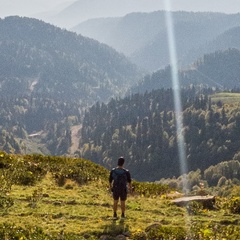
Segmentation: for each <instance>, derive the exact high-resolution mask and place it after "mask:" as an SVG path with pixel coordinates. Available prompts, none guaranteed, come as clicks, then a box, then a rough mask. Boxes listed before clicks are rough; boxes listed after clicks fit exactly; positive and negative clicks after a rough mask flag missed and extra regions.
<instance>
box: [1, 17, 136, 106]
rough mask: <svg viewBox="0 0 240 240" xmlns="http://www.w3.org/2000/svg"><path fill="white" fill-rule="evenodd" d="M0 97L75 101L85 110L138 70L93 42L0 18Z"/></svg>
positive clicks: (33, 23)
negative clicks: (40, 97)
mask: <svg viewBox="0 0 240 240" xmlns="http://www.w3.org/2000/svg"><path fill="white" fill-rule="evenodd" d="M0 63H1V71H0V84H1V88H0V94H1V96H2V97H3V96H6V97H10V96H21V95H25V94H28V95H30V94H32V93H37V94H41V95H42V96H47V97H52V98H57V99H65V100H78V101H79V102H81V103H82V104H84V105H85V106H86V105H87V104H92V103H94V102H95V101H98V100H99V101H106V100H108V99H109V98H110V97H112V96H118V95H119V94H123V93H124V92H125V91H126V89H127V88H128V87H129V86H130V85H131V84H132V83H134V82H136V81H137V80H138V77H139V72H138V70H137V68H136V66H134V65H133V64H131V63H130V62H129V61H128V60H127V59H126V58H125V57H124V56H123V55H120V54H119V53H117V52H116V51H115V50H113V49H112V48H110V47H108V46H106V45H104V44H100V43H98V42H97V41H95V40H92V39H89V38H85V37H83V36H80V35H77V34H75V33H72V32H69V31H66V30H63V29H60V28H57V27H54V26H53V25H50V24H46V23H44V22H42V21H39V20H36V19H30V18H21V17H7V18H5V19H1V20H0Z"/></svg>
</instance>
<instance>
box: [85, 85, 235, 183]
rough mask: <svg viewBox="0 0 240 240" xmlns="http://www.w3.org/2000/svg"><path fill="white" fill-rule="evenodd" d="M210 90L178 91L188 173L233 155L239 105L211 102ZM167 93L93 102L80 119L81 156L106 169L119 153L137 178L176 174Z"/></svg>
mask: <svg viewBox="0 0 240 240" xmlns="http://www.w3.org/2000/svg"><path fill="white" fill-rule="evenodd" d="M212 93H213V91H212V90H211V89H197V88H195V87H193V88H188V89H184V90H182V105H183V121H184V122H183V126H184V129H183V131H184V136H185V141H186V144H185V146H186V156H187V165H188V167H189V170H196V169H198V168H199V169H206V168H207V167H209V166H210V165H215V164H217V163H220V162H221V161H224V160H230V159H233V158H234V157H236V156H238V153H239V150H240V149H239V146H240V142H239V137H238V136H239V134H240V117H239V110H240V109H239V105H238V103H236V104H231V105H223V104H222V103H221V102H218V104H217V105H216V104H213V103H212V102H211V94H212ZM173 105H174V104H173V93H172V90H171V89H165V90H164V89H160V90H155V91H152V92H149V93H145V94H135V95H131V96H129V97H126V98H124V99H119V100H117V99H115V100H114V99H113V100H111V101H110V102H109V103H108V104H99V103H98V104H96V105H94V106H93V107H92V108H90V109H89V110H88V111H87V112H86V113H85V116H84V120H83V127H82V144H83V152H82V154H83V156H84V157H85V158H87V159H92V160H93V161H95V162H97V163H100V164H103V165H105V166H108V167H112V166H114V165H115V164H116V159H117V158H118V157H119V156H121V155H123V156H125V157H126V159H127V167H128V168H130V169H131V171H132V172H133V175H134V176H135V177H136V179H138V180H148V181H151V180H158V179H160V178H162V177H172V176H174V175H175V176H178V175H180V166H179V159H178V145H177V136H176V129H175V128H176V126H175V111H174V107H173Z"/></svg>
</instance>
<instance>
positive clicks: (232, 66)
mask: <svg viewBox="0 0 240 240" xmlns="http://www.w3.org/2000/svg"><path fill="white" fill-rule="evenodd" d="M239 66H240V50H239V49H228V50H225V51H216V52H214V53H211V54H205V55H204V56H203V57H202V58H199V59H198V60H197V61H196V62H195V63H194V64H192V65H191V66H190V67H189V68H187V69H184V70H183V69H180V70H179V72H178V78H179V82H180V85H181V86H182V87H184V86H185V87H186V86H189V85H191V84H194V85H205V86H208V87H214V88H219V89H222V90H223V89H228V90H229V89H233V88H239V87H240V67H239ZM171 87H172V75H171V67H170V66H167V67H166V68H165V69H161V70H159V71H156V72H154V73H153V74H152V75H146V76H145V77H144V79H143V81H142V82H139V83H138V84H137V85H136V86H133V87H132V88H131V90H130V92H132V93H138V92H142V93H144V92H145V91H151V90H153V89H159V88H171Z"/></svg>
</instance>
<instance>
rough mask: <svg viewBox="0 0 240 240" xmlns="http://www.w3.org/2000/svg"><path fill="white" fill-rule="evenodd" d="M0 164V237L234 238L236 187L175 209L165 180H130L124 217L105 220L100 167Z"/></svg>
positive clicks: (79, 162) (41, 161) (50, 160)
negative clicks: (206, 202)
mask: <svg viewBox="0 0 240 240" xmlns="http://www.w3.org/2000/svg"><path fill="white" fill-rule="evenodd" d="M0 163H1V168H0V173H1V175H2V176H3V177H2V184H1V195H0V199H1V201H0V238H1V239H38V240H53V239H68V240H84V239H91V240H100V239H114V240H117V239H129V240H140V239H152V240H153V239H161V238H164V239H177V240H180V239H186V238H189V239H196V240H207V239H209V237H213V238H215V239H223V238H224V237H225V236H228V237H229V239H238V238H239V237H240V235H239V230H240V229H239V225H238V223H239V217H238V216H239V215H238V214H239V197H237V195H234V193H236V192H237V191H238V190H239V186H236V185H235V186H232V188H231V194H229V195H228V198H222V197H221V198H220V197H216V201H215V203H214V209H208V208H206V206H204V205H202V204H201V203H198V202H192V203H189V205H187V206H186V207H177V206H176V205H175V204H174V203H173V202H172V201H171V200H172V199H173V197H177V196H182V195H181V193H177V192H176V191H172V192H170V189H169V188H168V187H166V186H165V185H161V184H154V183H138V182H136V181H134V183H133V186H134V189H135V190H134V193H133V195H129V197H128V200H127V203H126V206H127V208H126V214H127V218H126V219H120V220H117V221H113V220H112V196H111V194H109V191H108V183H107V176H108V173H109V172H108V171H106V169H104V168H103V167H101V166H99V165H96V164H94V163H92V162H90V161H86V160H84V159H78V158H66V157H52V156H49V157H44V156H41V155H7V154H5V153H3V152H1V153H0ZM226 186H227V185H226ZM174 190H176V189H174ZM205 190H207V189H201V190H200V191H201V192H204V191H205ZM200 191H199V192H200ZM203 197H204V196H203ZM213 217H214V220H213ZM183 219H184V221H183ZM209 219H211V220H209ZM185 220H186V221H185ZM216 229H218V231H217V232H216ZM200 232H202V235H199V233H200Z"/></svg>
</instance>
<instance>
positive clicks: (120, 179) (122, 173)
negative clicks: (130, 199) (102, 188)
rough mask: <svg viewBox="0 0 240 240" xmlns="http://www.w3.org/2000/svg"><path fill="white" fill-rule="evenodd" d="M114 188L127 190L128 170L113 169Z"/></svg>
mask: <svg viewBox="0 0 240 240" xmlns="http://www.w3.org/2000/svg"><path fill="white" fill-rule="evenodd" d="M112 176H113V187H114V188H118V189H126V187H127V170H125V169H123V168H121V169H119V168H115V169H113V173H112Z"/></svg>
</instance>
